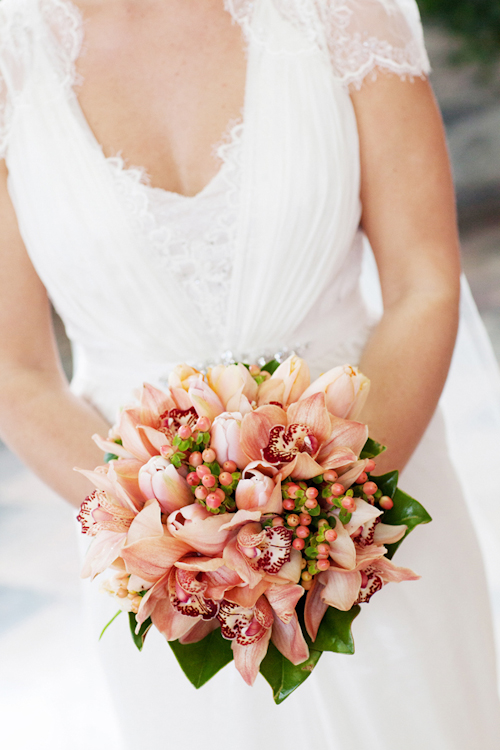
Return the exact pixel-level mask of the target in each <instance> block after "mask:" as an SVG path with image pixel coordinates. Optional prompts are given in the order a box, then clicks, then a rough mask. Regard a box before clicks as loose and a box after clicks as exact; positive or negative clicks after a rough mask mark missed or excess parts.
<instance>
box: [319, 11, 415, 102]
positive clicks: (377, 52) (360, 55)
mask: <svg viewBox="0 0 500 750" xmlns="http://www.w3.org/2000/svg"><path fill="white" fill-rule="evenodd" d="M317 7H318V11H319V13H320V16H321V20H322V22H323V26H324V29H325V41H326V44H327V46H328V50H329V53H330V57H331V60H332V63H333V67H334V70H335V73H336V75H337V77H338V78H339V79H340V80H341V81H342V82H343V83H345V84H346V85H353V86H354V87H355V88H359V87H360V86H361V83H362V82H363V80H364V78H366V76H367V75H370V74H371V75H372V76H374V77H375V76H376V74H377V70H385V71H390V72H392V73H395V74H396V75H398V76H400V77H403V78H405V77H413V76H424V75H427V74H428V73H429V72H430V64H429V59H428V57H427V53H426V50H425V45H424V39H423V32H422V25H421V22H420V14H419V11H418V7H417V4H416V1H415V0H317Z"/></svg>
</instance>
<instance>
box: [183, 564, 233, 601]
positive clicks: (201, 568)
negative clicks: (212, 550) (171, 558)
mask: <svg viewBox="0 0 500 750" xmlns="http://www.w3.org/2000/svg"><path fill="white" fill-rule="evenodd" d="M223 565H224V560H223V559H222V557H184V558H183V559H182V560H180V561H179V562H176V563H175V567H176V568H181V569H182V570H199V571H202V572H204V573H207V572H212V571H214V570H218V569H219V568H221V567H222V566H223ZM209 598H210V597H209Z"/></svg>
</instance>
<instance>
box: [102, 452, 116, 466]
mask: <svg viewBox="0 0 500 750" xmlns="http://www.w3.org/2000/svg"><path fill="white" fill-rule="evenodd" d="M117 460H118V456H116V455H115V454H114V453H105V454H104V463H105V464H109V462H110V461H117Z"/></svg>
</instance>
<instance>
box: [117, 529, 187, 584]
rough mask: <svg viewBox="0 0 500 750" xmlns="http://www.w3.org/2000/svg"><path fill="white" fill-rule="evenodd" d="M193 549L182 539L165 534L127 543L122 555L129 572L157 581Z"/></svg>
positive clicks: (147, 579)
mask: <svg viewBox="0 0 500 750" xmlns="http://www.w3.org/2000/svg"><path fill="white" fill-rule="evenodd" d="M192 551H193V550H192V548H191V547H190V546H189V545H188V544H185V543H184V542H182V541H181V540H180V539H175V538H174V537H171V536H166V535H163V536H162V537H158V536H155V537H149V538H145V539H140V540H139V541H137V542H134V543H133V544H130V545H128V544H127V545H126V546H124V547H123V549H122V554H121V556H122V557H123V560H124V562H125V566H126V568H127V571H128V572H129V573H134V574H135V575H138V576H140V577H141V578H144V579H145V580H146V581H157V580H158V579H159V578H161V577H162V576H163V575H164V574H165V573H166V572H167V571H168V570H169V569H170V568H171V567H172V565H173V564H174V563H175V562H177V561H178V560H180V558H181V557H184V555H187V554H188V552H192Z"/></svg>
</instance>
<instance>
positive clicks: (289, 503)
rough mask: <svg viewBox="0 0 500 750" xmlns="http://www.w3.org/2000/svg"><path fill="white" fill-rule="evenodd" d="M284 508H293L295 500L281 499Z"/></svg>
mask: <svg viewBox="0 0 500 750" xmlns="http://www.w3.org/2000/svg"><path fill="white" fill-rule="evenodd" d="M283 507H284V509H285V510H295V500H283Z"/></svg>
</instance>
